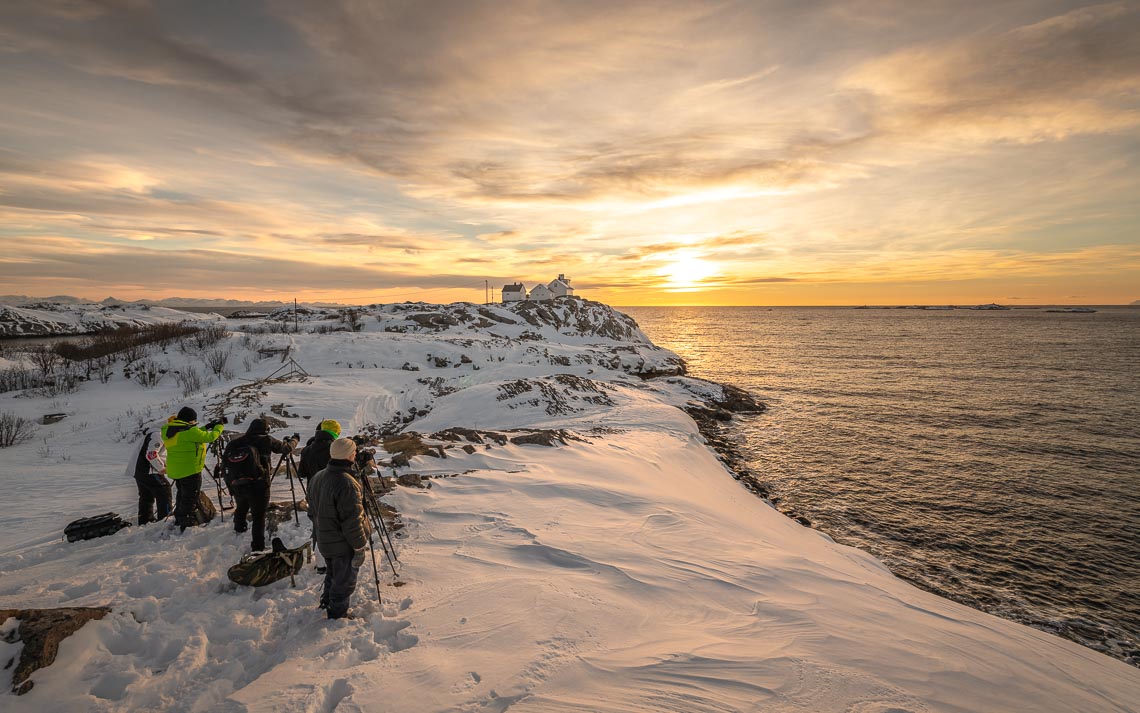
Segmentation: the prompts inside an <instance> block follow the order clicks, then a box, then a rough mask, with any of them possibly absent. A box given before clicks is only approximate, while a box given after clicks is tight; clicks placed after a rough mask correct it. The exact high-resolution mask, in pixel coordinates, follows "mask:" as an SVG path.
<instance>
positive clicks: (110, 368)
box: [94, 356, 115, 384]
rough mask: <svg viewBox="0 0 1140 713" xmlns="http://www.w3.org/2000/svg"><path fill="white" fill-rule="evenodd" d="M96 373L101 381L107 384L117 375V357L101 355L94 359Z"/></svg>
mask: <svg viewBox="0 0 1140 713" xmlns="http://www.w3.org/2000/svg"><path fill="white" fill-rule="evenodd" d="M94 371H95V375H96V376H98V377H99V382H100V383H102V384H106V383H107V382H109V381H110V380H111V377H112V376H114V375H115V359H114V357H110V356H105V357H99V358H98V359H96V360H95V361H94Z"/></svg>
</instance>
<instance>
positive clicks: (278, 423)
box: [259, 413, 289, 431]
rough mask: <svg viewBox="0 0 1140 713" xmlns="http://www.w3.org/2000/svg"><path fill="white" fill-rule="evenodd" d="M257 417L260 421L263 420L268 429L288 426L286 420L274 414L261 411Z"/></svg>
mask: <svg viewBox="0 0 1140 713" xmlns="http://www.w3.org/2000/svg"><path fill="white" fill-rule="evenodd" d="M259 418H260V419H261V420H262V421H265V425H266V426H267V427H268V428H269V430H270V431H272V430H274V429H277V428H288V427H289V423H288V422H287V421H284V420H282V419H280V418H277V417H276V416H270V415H269V414H266V413H262V414H261V415H260V416H259Z"/></svg>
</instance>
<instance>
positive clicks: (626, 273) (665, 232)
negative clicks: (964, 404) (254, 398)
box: [0, 0, 1140, 305]
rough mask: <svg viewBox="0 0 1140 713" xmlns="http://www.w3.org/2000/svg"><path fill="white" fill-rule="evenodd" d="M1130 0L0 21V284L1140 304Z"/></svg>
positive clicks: (131, 15)
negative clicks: (562, 288)
mask: <svg viewBox="0 0 1140 713" xmlns="http://www.w3.org/2000/svg"><path fill="white" fill-rule="evenodd" d="M1138 197H1140V2H1135V1H1132V2H1108V3H1100V4H1082V3H1070V2H1052V1H1050V0H1033V1H1029V0H1015V1H1010V2H1003V1H1001V0H985V1H984V2H975V1H973V0H959V1H955V2H933V1H926V2H915V1H914V0H843V1H839V0H836V1H834V2H831V1H828V0H772V1H768V0H750V1H741V2H734V1H732V0H720V1H716V2H702V1H699V0H677V1H671V0H652V1H645V2H641V1H638V0H623V2H620V3H615V2H612V1H611V0H605V1H604V2H603V1H595V0H564V1H561V2H558V1H552V0H486V1H484V0H447V1H434V0H406V1H399V2H397V1H391V2H389V1H379V0H377V1H373V2H365V1H364V0H323V1H322V2H319V3H314V2H290V1H288V0H279V1H274V2H264V3H259V2H253V1H249V2H240V3H235V2H224V1H220V0H219V1H214V0H196V1H194V2H188V1H186V2H157V1H156V2H151V1H147V0H98V1H87V0H28V1H24V0H5V2H3V3H0V240H2V241H3V244H4V247H5V249H4V250H2V251H0V294H26V295H33V296H48V295H62V294H68V295H76V296H82V297H90V298H92V299H102V298H104V297H107V296H114V297H117V298H119V299H138V298H153V299H158V298H164V297H174V296H178V297H200V298H230V299H250V300H266V299H270V300H271V299H281V300H292V299H293V298H294V297H296V298H299V299H300V300H302V301H339V302H345V303H357V304H363V303H371V302H391V301H403V300H425V301H430V302H449V301H458V300H468V301H476V302H482V301H483V300H484V299H485V294H486V291H485V286H486V285H490V286H491V287H492V288H494V289H495V294H496V295H497V294H498V289H499V288H501V287H502V285H503V284H505V283H511V282H515V281H521V282H523V283H524V284H526V285H527V287H532V286H534V285H535V284H538V283H540V282H541V283H546V282H549V281H550V280H551V279H553V278H555V277H556V276H557V275H558V274H565V275H566V276H567V277H569V278H571V280H572V282H571V284H572V286H574V287H575V288H576V290H577V293H578V294H579V295H580V296H583V297H586V298H589V299H596V300H600V301H604V302H608V303H610V304H614V305H654V304H657V305H671V304H676V305H787V304H793V305H823V304H854V305H859V304H946V303H950V304H976V303H988V302H994V301H996V302H999V303H1005V304H1011V305H1017V304H1044V303H1067V304H1118V303H1128V302H1131V301H1133V300H1136V299H1140V199H1138Z"/></svg>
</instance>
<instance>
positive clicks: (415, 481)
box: [396, 473, 431, 488]
mask: <svg viewBox="0 0 1140 713" xmlns="http://www.w3.org/2000/svg"><path fill="white" fill-rule="evenodd" d="M396 482H397V483H399V484H400V485H402V486H404V487H405V488H430V487H431V481H430V480H428V479H427V478H425V477H423V476H422V475H419V474H418V473H401V474H400V475H399V476H397V477H396Z"/></svg>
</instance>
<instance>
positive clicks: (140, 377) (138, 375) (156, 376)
mask: <svg viewBox="0 0 1140 713" xmlns="http://www.w3.org/2000/svg"><path fill="white" fill-rule="evenodd" d="M165 373H166V372H165V371H163V369H162V368H161V367H160V366H159V365H158V362H156V361H155V360H154V359H143V360H142V361H140V362H139V363H138V364H135V372H134V379H135V381H136V382H138V383H139V384H140V385H142V386H145V387H147V388H148V389H150V388H154V387H155V386H158V382H160V381H162V377H163V375H164V374H165Z"/></svg>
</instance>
